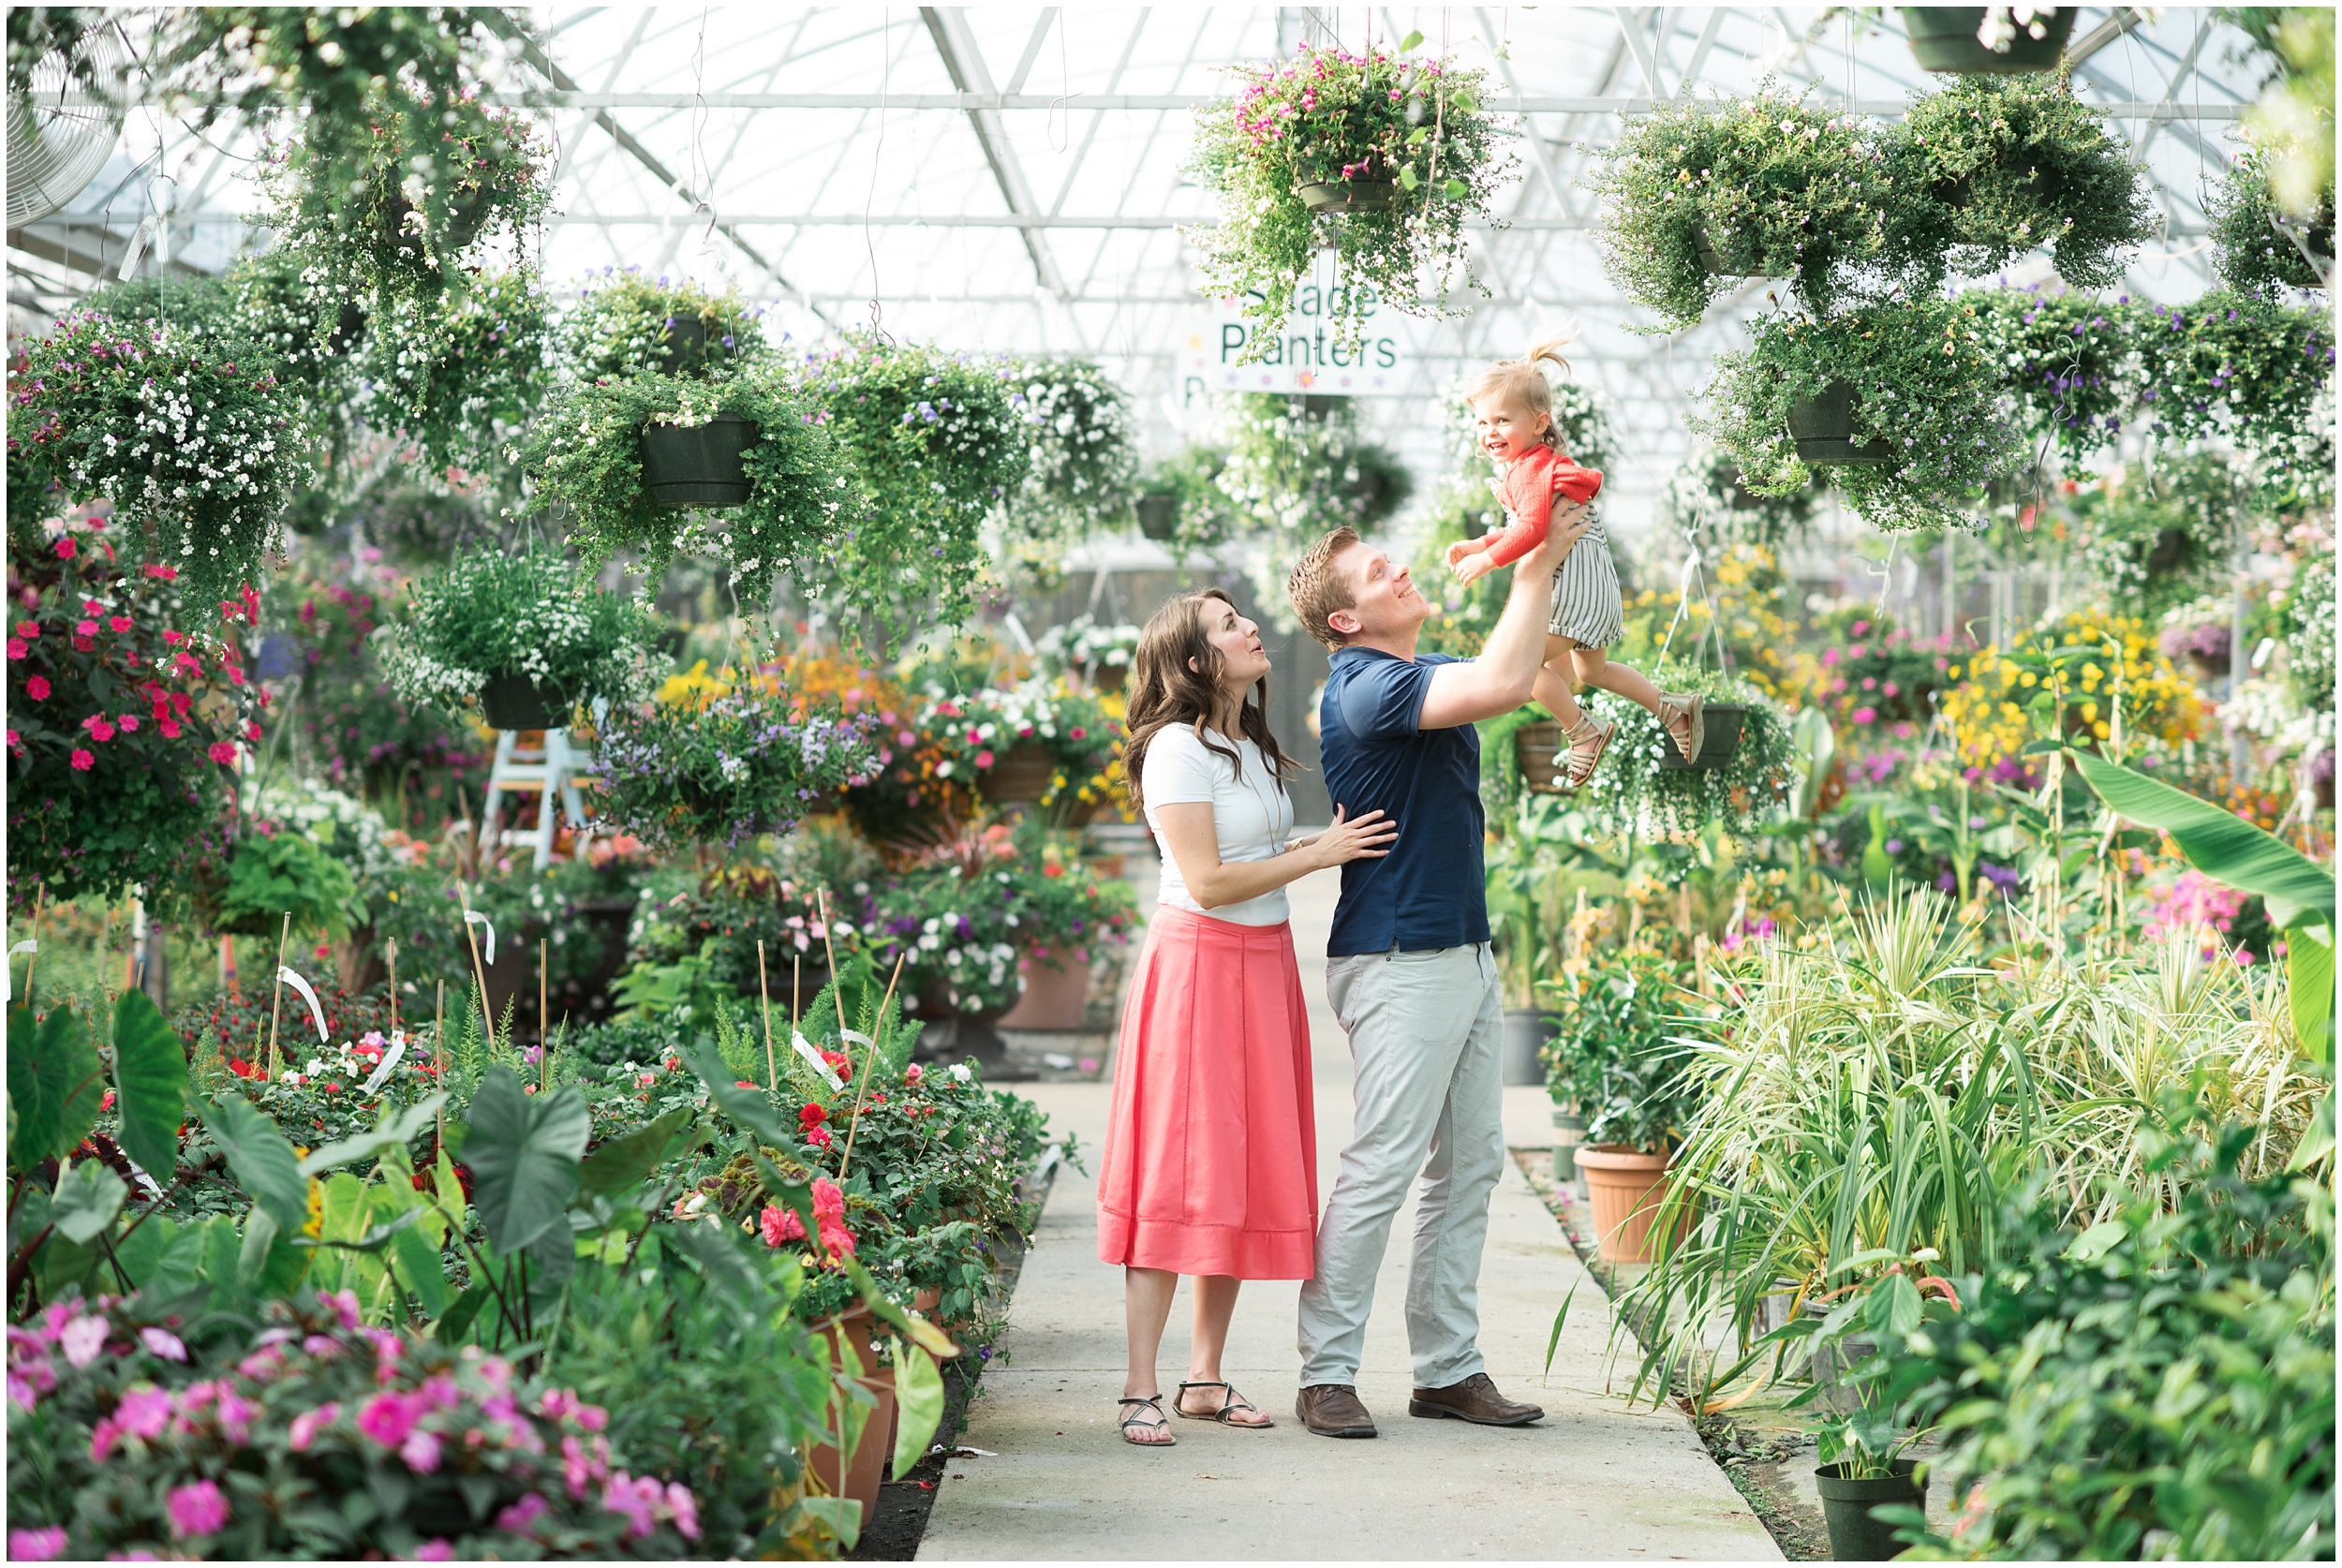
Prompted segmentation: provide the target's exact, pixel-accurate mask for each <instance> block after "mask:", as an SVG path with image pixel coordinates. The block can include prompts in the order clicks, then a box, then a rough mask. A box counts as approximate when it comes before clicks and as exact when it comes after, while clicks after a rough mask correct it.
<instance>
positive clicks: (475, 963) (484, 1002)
mask: <svg viewBox="0 0 2342 1568" xmlns="http://www.w3.org/2000/svg"><path fill="white" fill-rule="evenodd" d="M455 897H456V901H457V902H459V903H461V904H462V905H463V906H464V945H465V946H466V947H467V948H469V949H470V950H471V973H472V979H473V980H475V981H477V982H478V983H479V985H480V1021H481V1027H482V1028H484V1029H486V1030H487V1033H486V1034H484V1035H482V1037H481V1038H482V1041H483V1042H484V1043H486V1045H487V1046H488V1048H489V1049H490V1050H494V1049H496V1043H497V1021H496V1018H495V1015H494V1014H492V1013H489V1011H488V971H487V970H486V969H482V968H481V967H480V939H479V938H477V937H475V936H473V935H472V934H471V927H472V918H471V894H470V893H469V892H467V890H466V889H465V887H464V879H463V878H461V877H458V878H456V879H455ZM483 918H484V917H483ZM488 929H489V930H491V931H494V930H495V929H496V927H495V926H493V925H491V926H489V927H488Z"/></svg>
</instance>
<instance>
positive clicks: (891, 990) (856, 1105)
mask: <svg viewBox="0 0 2342 1568" xmlns="http://www.w3.org/2000/svg"><path fill="white" fill-rule="evenodd" d="M910 956H911V950H910V949H909V948H907V947H906V948H903V949H902V950H900V951H899V952H897V954H895V972H894V973H893V974H892V975H891V976H889V977H888V978H887V982H886V999H885V1000H884V1001H882V1002H880V1003H879V1010H878V1016H877V1017H876V1018H874V1019H872V1020H871V1022H872V1024H873V1025H875V1026H876V1027H877V1028H878V1030H879V1032H880V1033H882V1034H883V1033H886V1032H887V1029H886V1010H887V1009H888V1008H889V1007H892V1006H893V1005H894V1004H895V982H897V981H898V980H900V979H902V977H903V960H904V959H906V958H908V957H910ZM866 994H867V993H866ZM878 1058H879V1047H878V1042H877V1041H875V1040H873V1041H871V1042H870V1046H869V1054H868V1056H867V1057H866V1058H864V1059H863V1063H862V1087H860V1088H857V1089H855V1090H854V1095H853V1115H852V1117H849V1118H848V1119H847V1122H846V1152H845V1153H844V1154H843V1155H840V1156H839V1157H838V1161H837V1179H838V1180H839V1181H840V1182H843V1181H844V1180H845V1179H846V1167H847V1166H849V1165H851V1164H852V1163H853V1135H854V1130H855V1129H856V1128H858V1127H860V1126H861V1125H862V1102H863V1101H864V1100H865V1099H867V1097H868V1095H869V1093H870V1073H871V1072H872V1071H874V1070H875V1069H876V1068H877V1066H878Z"/></svg>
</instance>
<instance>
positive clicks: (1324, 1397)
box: [1293, 1383, 1374, 1438]
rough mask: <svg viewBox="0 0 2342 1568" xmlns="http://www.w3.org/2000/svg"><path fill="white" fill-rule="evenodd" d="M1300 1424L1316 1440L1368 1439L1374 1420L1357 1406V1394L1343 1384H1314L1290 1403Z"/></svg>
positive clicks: (1359, 1405) (1362, 1407) (1358, 1404)
mask: <svg viewBox="0 0 2342 1568" xmlns="http://www.w3.org/2000/svg"><path fill="white" fill-rule="evenodd" d="M1293 1409H1294V1413H1296V1414H1297V1415H1299V1416H1300V1418H1301V1425H1303V1426H1304V1427H1308V1428H1309V1429H1310V1430H1311V1431H1312V1432H1315V1433H1316V1434H1317V1435H1318V1436H1319V1437H1337V1438H1371V1437H1372V1436H1373V1435H1374V1418H1373V1417H1372V1416H1371V1415H1369V1414H1367V1413H1366V1407H1365V1406H1364V1405H1362V1404H1360V1403H1358V1391H1357V1389H1356V1388H1355V1387H1353V1386H1352V1385H1350V1384H1349V1383H1312V1384H1310V1386H1309V1387H1307V1388H1304V1389H1303V1390H1301V1393H1300V1397H1299V1398H1296V1399H1295V1400H1294V1401H1293Z"/></svg>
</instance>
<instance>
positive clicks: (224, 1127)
mask: <svg viewBox="0 0 2342 1568" xmlns="http://www.w3.org/2000/svg"><path fill="white" fill-rule="evenodd" d="M200 1109H201V1111H202V1114H203V1125H204V1126H205V1127H206V1128H208V1129H210V1130H211V1134H212V1137H213V1140H214V1141H215V1142H216V1143H217V1144H218V1145H219V1151H220V1153H221V1154H223V1155H225V1156H227V1159H228V1169H229V1170H230V1171H231V1172H233V1173H234V1175H235V1177H236V1180H237V1181H238V1182H240V1183H242V1184H243V1187H244V1190H245V1191H246V1192H249V1193H251V1194H252V1201H253V1202H254V1203H255V1204H257V1205H259V1207H260V1208H261V1210H262V1211H263V1212H265V1213H266V1214H267V1215H268V1217H269V1218H270V1219H271V1220H274V1221H275V1222H276V1226H277V1229H278V1230H280V1231H282V1232H284V1233H285V1234H286V1235H293V1234H294V1233H296V1232H298V1231H299V1230H300V1229H301V1228H302V1227H303V1226H304V1225H306V1224H307V1223H308V1222H309V1183H308V1182H307V1180H306V1179H304V1177H303V1176H302V1174H301V1159H300V1157H299V1156H298V1155H296V1154H294V1153H293V1146H292V1145H291V1144H290V1143H289V1142H287V1141H286V1138H285V1134H284V1133H282V1132H278V1131H277V1130H276V1123H274V1121H271V1120H270V1119H269V1118H268V1117H266V1116H264V1115H262V1114H261V1113H260V1111H259V1109H257V1108H256V1107H255V1106H254V1105H253V1104H252V1102H250V1101H248V1100H245V1098H244V1097H243V1096H241V1095H238V1094H232V1093H230V1094H223V1095H221V1096H219V1098H217V1099H216V1100H212V1101H208V1102H205V1103H204V1104H203V1105H202V1106H201V1107H200Z"/></svg>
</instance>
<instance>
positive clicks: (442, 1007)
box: [431, 980, 447, 1154]
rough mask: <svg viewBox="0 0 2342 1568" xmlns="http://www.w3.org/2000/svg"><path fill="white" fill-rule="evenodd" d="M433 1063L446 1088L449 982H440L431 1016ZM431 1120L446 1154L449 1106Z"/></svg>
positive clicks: (439, 1150) (439, 1078)
mask: <svg viewBox="0 0 2342 1568" xmlns="http://www.w3.org/2000/svg"><path fill="white" fill-rule="evenodd" d="M431 1062H432V1067H433V1069H434V1072H433V1076H435V1077H437V1079H438V1080H439V1087H440V1088H442V1089H444V1088H446V1087H447V982H446V981H444V980H442V981H440V982H439V1002H438V1008H437V1012H435V1013H433V1014H432V1016H431ZM431 1119H432V1121H433V1122H435V1123H436V1124H437V1135H438V1152H439V1153H441V1154H445V1153H446V1152H447V1106H446V1105H445V1104H444V1103H442V1104H441V1105H440V1107H439V1108H438V1109H437V1111H435V1112H433V1113H432V1116H431Z"/></svg>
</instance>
